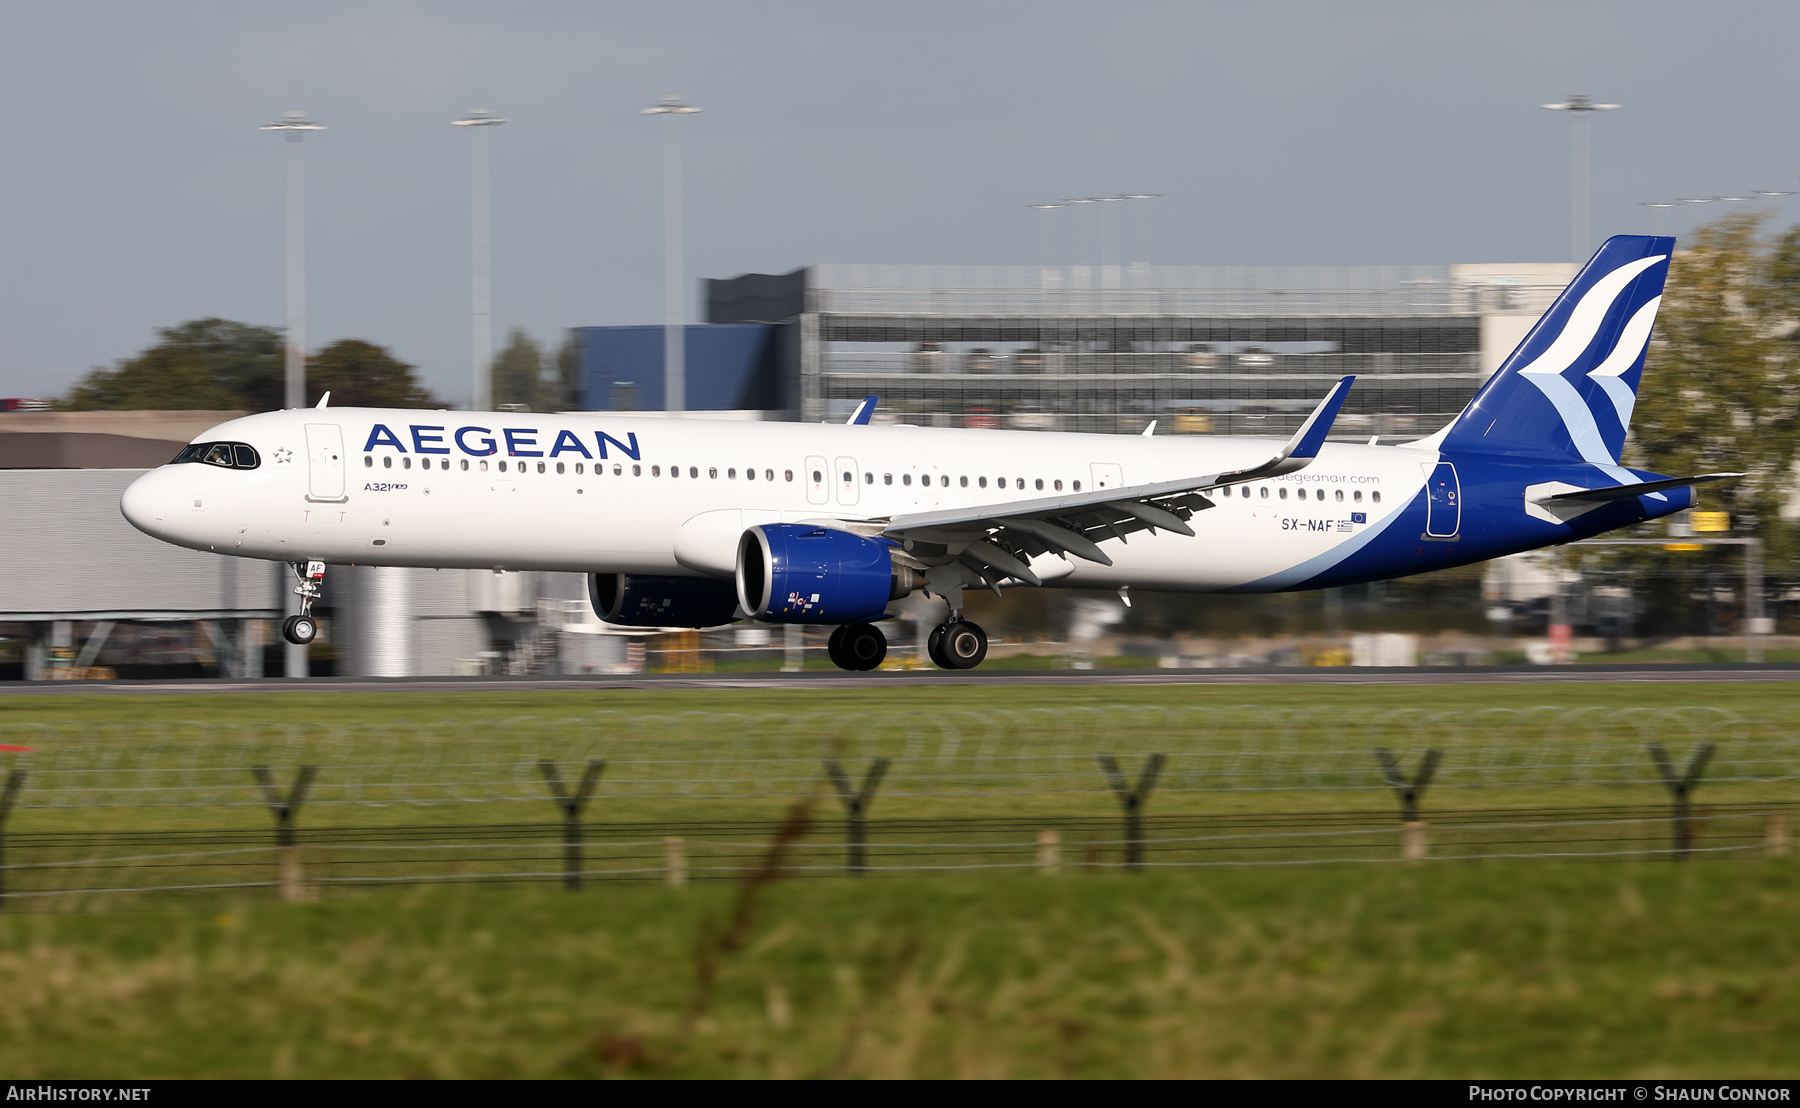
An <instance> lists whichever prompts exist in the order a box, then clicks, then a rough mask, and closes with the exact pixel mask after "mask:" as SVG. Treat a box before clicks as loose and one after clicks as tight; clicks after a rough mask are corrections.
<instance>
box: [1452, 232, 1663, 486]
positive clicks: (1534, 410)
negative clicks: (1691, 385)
mask: <svg viewBox="0 0 1800 1108" xmlns="http://www.w3.org/2000/svg"><path fill="white" fill-rule="evenodd" d="M1674 249H1675V240H1674V239H1672V238H1654V237H1651V236H1648V235H1617V236H1614V237H1613V238H1610V239H1607V240H1606V243H1605V244H1604V245H1603V246H1601V247H1600V251H1599V253H1597V254H1595V255H1594V257H1593V259H1592V260H1591V261H1589V262H1588V264H1587V265H1586V266H1585V267H1583V269H1582V270H1581V272H1580V273H1579V274H1577V275H1576V277H1575V280H1574V281H1573V282H1572V283H1571V284H1570V285H1569V287H1568V288H1566V289H1564V290H1563V292H1562V295H1561V296H1559V297H1557V298H1556V303H1554V304H1552V305H1551V306H1550V310H1549V311H1547V312H1545V313H1544V316H1543V318H1542V319H1540V320H1538V322H1537V325H1536V326H1535V327H1533V328H1532V329H1531V333H1530V334H1528V335H1526V336H1525V341H1524V342H1522V343H1520V344H1519V348H1518V349H1517V350H1514V351H1513V352H1512V354H1511V356H1509V357H1508V358H1507V359H1506V361H1505V362H1503V363H1502V364H1501V366H1500V369H1499V370H1498V371H1497V372H1495V374H1494V376H1493V377H1492V378H1490V379H1489V380H1488V382H1487V384H1486V385H1484V386H1482V389H1481V391H1480V392H1478V393H1476V394H1475V399H1474V400H1471V401H1470V402H1469V406H1468V407H1467V408H1466V409H1464V411H1463V413H1462V415H1460V416H1458V417H1457V419H1456V422H1455V423H1452V424H1451V425H1450V426H1449V427H1448V428H1447V429H1446V430H1445V431H1444V432H1443V440H1442V443H1441V449H1443V450H1444V451H1446V452H1460V451H1465V450H1477V451H1485V452H1489V453H1497V454H1510V455H1520V456H1524V457H1533V458H1545V459H1552V460H1557V461H1568V460H1570V459H1578V460H1581V461H1585V462H1591V463H1593V464H1595V465H1599V466H1617V465H1618V464H1619V452H1620V451H1621V450H1622V449H1624V446H1625V432H1626V429H1627V428H1629V427H1630V426H1631V410H1632V408H1633V407H1634V406H1635V405H1636V403H1637V390H1638V381H1639V379H1640V378H1641V377H1642V375H1643V370H1644V351H1645V348H1646V347H1648V345H1649V343H1650V328H1651V326H1652V325H1653V324H1654V323H1655V322H1656V309H1657V307H1658V305H1660V304H1661V303H1662V292H1663V281H1664V279H1665V278H1666V277H1667V276H1668V273H1669V256H1670V255H1671V254H1672V253H1673V252H1674Z"/></svg>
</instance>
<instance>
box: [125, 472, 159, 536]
mask: <svg viewBox="0 0 1800 1108" xmlns="http://www.w3.org/2000/svg"><path fill="white" fill-rule="evenodd" d="M168 500H169V480H168V474H166V473H164V472H163V471H162V470H161V469H153V470H151V471H150V472H149V473H146V474H144V475H143V476H142V477H139V478H138V479H137V480H135V481H133V482H132V483H131V484H130V485H129V486H128V487H127V488H126V489H125V495H124V496H121V497H120V498H119V511H120V512H122V513H124V516H125V518H126V520H128V521H129V522H130V523H131V525H132V526H133V527H136V528H137V529H138V530H140V531H142V532H143V533H144V534H146V535H150V536H151V537H153V538H160V537H161V533H162V532H163V531H164V530H165V527H164V524H163V519H164V517H166V516H167V515H168Z"/></svg>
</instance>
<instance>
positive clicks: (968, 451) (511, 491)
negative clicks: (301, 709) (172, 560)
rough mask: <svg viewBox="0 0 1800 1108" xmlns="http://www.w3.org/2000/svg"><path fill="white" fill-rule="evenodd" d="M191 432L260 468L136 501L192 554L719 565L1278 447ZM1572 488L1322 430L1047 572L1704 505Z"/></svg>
mask: <svg viewBox="0 0 1800 1108" xmlns="http://www.w3.org/2000/svg"><path fill="white" fill-rule="evenodd" d="M195 441H196V442H202V443H211V442H223V443H238V444H244V445H248V446H250V447H251V448H253V450H254V451H255V452H256V455H255V463H256V464H255V465H254V466H253V467H251V468H242V467H238V466H233V467H230V468H227V467H225V466H221V465H214V464H208V463H207V462H205V461H204V460H201V461H194V462H185V463H181V464H170V465H165V466H162V467H160V468H158V469H156V470H152V471H151V472H149V473H147V474H145V475H144V477H142V478H140V479H139V481H138V482H136V483H135V484H133V485H132V486H131V488H130V490H129V491H128V492H127V493H126V494H125V497H124V501H123V504H122V507H123V510H124V513H125V515H126V517H127V518H128V519H129V520H130V521H131V522H132V523H133V524H134V525H135V526H137V527H138V528H140V529H141V530H143V531H145V532H147V533H149V534H151V535H153V536H155V537H157V538H160V539H163V540H165V541H168V542H172V543H176V544H179V545H182V546H188V547H192V548H195V549H199V550H210V551H214V552H217V553H219V554H225V555H233V556H238V557H246V558H259V559H271V560H279V561H287V562H300V561H305V560H308V559H318V560H321V561H324V562H328V563H334V564H365V565H391V566H421V567H439V568H452V567H465V568H481V569H487V568H494V569H508V570H525V569H532V570H569V571H577V572H600V573H627V574H632V573H637V574H665V575H669V574H672V575H693V576H711V577H729V576H731V573H732V564H733V559H734V557H735V552H736V548H737V541H738V537H739V536H740V535H741V534H742V532H743V530H744V528H746V527H748V526H752V525H755V524H759V523H770V522H801V521H810V520H831V521H844V520H852V521H855V520H871V519H874V520H879V519H886V518H890V517H893V516H897V515H904V514H906V513H915V512H928V511H936V510H940V509H948V508H966V507H971V506H982V505H989V504H995V505H998V504H1006V503H1010V502H1016V501H1023V500H1031V499H1038V498H1042V497H1046V496H1053V495H1056V494H1058V493H1061V492H1081V491H1090V490H1097V489H1105V488H1121V489H1123V488H1127V487H1130V486H1139V485H1146V484H1151V483H1154V482H1158V481H1170V480H1177V479H1183V478H1190V477H1192V476H1194V475H1196V474H1204V473H1213V472H1223V471H1229V470H1232V469H1238V468H1243V467H1244V466H1246V465H1248V464H1254V463H1256V462H1257V461H1260V460H1261V459H1263V458H1266V457H1267V456H1269V454H1270V453H1271V452H1272V450H1273V449H1274V447H1275V446H1276V445H1278V444H1276V443H1274V442H1273V441H1272V440H1263V439H1246V438H1232V437H1185V436H1183V437H1169V436H1165V437H1142V436H1117V435H1090V434H1067V433H1053V432H1015V431H998V430H975V429H948V428H920V427H907V426H843V425H827V424H795V423H748V422H730V421H720V420H708V419H704V418H693V419H686V418H683V419H675V418H647V417H642V416H635V417H634V416H630V415H620V414H615V413H568V414H557V415H548V414H546V415H534V414H521V413H471V412H450V411H417V410H391V409H361V408H327V409H303V410H296V411H282V412H270V413H266V414H261V415H253V416H247V417H244V418H242V419H237V420H232V421H230V422H228V423H224V424H221V425H219V426H217V427H215V428H213V429H211V430H210V431H208V432H207V433H206V434H204V435H202V436H200V437H199V438H198V439H196V440H195ZM1445 465H1449V466H1450V469H1449V470H1445V469H1443V468H1442V467H1443V466H1445ZM1446 479H1447V483H1446ZM1557 480H1561V481H1567V482H1570V483H1572V484H1574V485H1587V486H1593V485H1604V484H1613V483H1616V481H1615V480H1614V479H1613V478H1608V477H1604V476H1601V475H1599V474H1598V473H1597V471H1596V470H1595V469H1594V467H1592V466H1589V465H1586V464H1580V463H1571V464H1568V465H1564V466H1557V465H1555V464H1548V463H1544V462H1541V461H1531V462H1525V461H1518V460H1514V459H1509V458H1506V457H1504V456H1486V455H1467V454H1465V455H1463V456H1461V457H1448V456H1445V455H1443V454H1442V453H1441V452H1440V451H1439V450H1438V449H1436V448H1434V447H1432V446H1428V445H1424V444H1411V445H1398V446H1378V445H1360V444H1343V443H1330V444H1327V445H1326V446H1325V447H1324V448H1323V449H1322V450H1321V451H1320V453H1319V455H1318V457H1317V458H1316V459H1315V460H1314V461H1313V462H1312V463H1311V464H1310V465H1308V466H1307V467H1306V468H1304V469H1302V470H1300V471H1298V472H1295V473H1290V474H1287V475H1285V476H1282V477H1278V478H1274V479H1271V480H1265V481H1258V482H1253V483H1250V484H1246V485H1241V486H1236V487H1228V488H1221V489H1218V490H1216V491H1214V492H1211V493H1208V494H1207V495H1208V498H1209V499H1210V500H1212V501H1213V503H1214V505H1215V506H1214V507H1213V508H1211V509H1208V510H1205V511H1202V512H1199V513H1197V514H1196V515H1195V516H1194V518H1193V519H1192V521H1191V525H1192V527H1193V528H1194V530H1195V532H1196V534H1195V535H1194V536H1193V537H1186V536H1181V535H1177V534H1172V533H1169V532H1167V531H1161V532H1157V533H1154V534H1146V533H1142V532H1140V533H1137V534H1133V535H1131V536H1130V537H1129V541H1128V542H1125V543H1119V542H1109V543H1107V550H1108V553H1109V554H1110V555H1111V557H1112V559H1113V565H1111V566H1102V565H1099V564H1096V563H1093V562H1089V561H1081V560H1078V559H1070V560H1063V559H1056V558H1055V557H1054V556H1050V557H1049V558H1047V559H1040V560H1039V561H1040V562H1054V563H1055V564H1054V568H1049V567H1046V568H1045V569H1044V571H1042V572H1040V576H1042V577H1043V579H1044V581H1045V583H1046V584H1057V585H1064V586H1069V587H1086V588H1115V587H1119V586H1123V585H1131V586H1136V587H1140V588H1146V589H1167V590H1185V591H1221V590H1226V591H1252V592H1261V591H1277V590H1284V589H1297V588H1319V587H1325V586H1330V585H1337V584H1347V583H1352V582H1356V581H1364V580H1371V579H1378V578H1386V577H1396V576H1404V575H1407V574H1411V573H1418V572H1422V571H1426V570H1431V569H1439V568H1443V567H1445V566H1450V565H1458V564H1463V563H1467V562H1472V561H1478V560H1481V559H1485V558H1491V557H1495V556H1498V555H1502V554H1508V553H1513V552H1516V551H1520V550H1527V549H1532V548H1535V547H1540V546H1545V545H1549V544H1552V543H1558V542H1566V541H1569V540H1570V539H1573V538H1580V537H1583V536H1585V535H1590V534H1594V533H1598V532H1600V531H1605V530H1608V529H1611V528H1614V527H1619V526H1623V525H1626V524H1629V523H1634V522H1638V521H1641V520H1643V519H1646V518H1650V517H1653V516H1656V515H1663V514H1667V513H1668V512H1673V511H1677V510H1680V509H1681V508H1685V507H1688V506H1689V503H1690V502H1691V493H1690V492H1689V491H1688V490H1685V489H1683V490H1677V491H1675V492H1672V493H1670V494H1668V495H1667V496H1664V497H1655V498H1652V497H1637V498H1634V499H1631V500H1627V501H1622V502H1618V503H1613V504H1609V505H1606V506H1604V507H1601V508H1599V509H1596V510H1593V511H1590V512H1587V513H1586V514H1583V515H1581V516H1580V517H1579V518H1577V519H1574V520H1572V521H1569V522H1562V521H1559V520H1556V519H1552V518H1549V517H1546V516H1544V515H1543V513H1541V512H1540V513H1535V514H1534V513H1533V512H1531V511H1530V510H1529V507H1528V505H1527V503H1526V489H1527V488H1529V487H1531V486H1534V485H1541V484H1542V483H1544V482H1548V481H1557ZM1433 487H1435V489H1436V492H1435V494H1434V493H1433V491H1432V488H1433ZM1446 490H1448V492H1446ZM1034 568H1039V563H1034Z"/></svg>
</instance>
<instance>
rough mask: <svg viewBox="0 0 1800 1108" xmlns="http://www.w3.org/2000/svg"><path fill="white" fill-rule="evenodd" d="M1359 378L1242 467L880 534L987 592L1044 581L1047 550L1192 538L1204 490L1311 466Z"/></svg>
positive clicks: (924, 521) (1086, 551) (927, 520)
mask: <svg viewBox="0 0 1800 1108" xmlns="http://www.w3.org/2000/svg"><path fill="white" fill-rule="evenodd" d="M1355 380H1356V378H1355V377H1345V378H1343V379H1341V380H1340V381H1338V383H1337V384H1336V385H1335V386H1333V387H1332V390H1331V392H1330V393H1329V394H1327V395H1326V397H1325V399H1324V400H1322V401H1320V403H1319V406H1318V407H1317V408H1315V409H1314V410H1313V413H1312V415H1311V416H1309V417H1307V420H1306V422H1305V423H1304V424H1302V425H1301V427H1300V430H1298V431H1296V432H1295V433H1294V437H1293V438H1291V439H1289V440H1288V441H1287V443H1286V444H1285V445H1283V446H1282V448H1281V449H1280V451H1278V452H1277V453H1276V454H1275V455H1274V456H1273V457H1271V458H1268V459H1267V460H1265V461H1262V462H1260V463H1258V464H1255V465H1251V466H1247V467H1245V468H1243V469H1235V470H1227V471H1224V472H1220V473H1209V474H1205V475H1203V476H1197V477H1186V478H1181V479H1178V480H1174V481H1158V482H1154V483H1152V484H1147V485H1131V486H1127V487H1124V488H1118V489H1090V490H1088V491H1087V492H1079V493H1071V494H1069V495H1065V496H1050V497H1039V498H1035V499H1030V500H1015V501H1012V502H1010V503H1002V504H984V505H981V506H979V507H974V508H952V509H948V510H945V511H939V512H914V513H910V514H906V515H898V516H895V517H893V518H892V519H890V520H888V521H887V524H886V526H885V527H884V528H883V529H882V530H881V532H880V533H881V534H883V535H885V536H887V537H889V538H892V539H897V540H899V541H900V542H901V544H902V546H903V547H904V548H905V549H906V550H907V551H909V552H912V553H914V554H915V556H916V557H918V558H920V560H921V561H922V562H925V563H927V564H928V563H929V561H930V560H932V559H937V560H942V559H943V558H944V557H945V556H947V555H948V556H952V557H954V558H955V559H957V560H959V561H962V562H964V563H967V564H969V565H971V567H972V568H974V569H975V570H976V572H977V573H978V574H979V575H980V576H981V578H982V581H983V583H985V584H987V585H989V587H993V585H994V584H995V583H996V582H997V581H999V580H1001V579H1004V578H1007V577H1016V578H1018V579H1019V580H1021V581H1024V582H1026V583H1027V584H1031V585H1040V584H1042V583H1043V582H1042V581H1041V580H1039V578H1038V576H1037V575H1036V574H1035V573H1033V572H1032V571H1031V568H1030V566H1029V565H1027V564H1026V563H1027V562H1029V560H1030V559H1032V558H1034V557H1037V556H1039V555H1041V554H1046V553H1055V554H1070V555H1074V556H1075V557H1077V558H1083V559H1086V560H1087V561H1090V562H1097V563H1099V564H1100V565H1103V566H1109V565H1112V559H1111V558H1110V557H1108V556H1107V554H1106V551H1104V550H1102V549H1101V548H1100V545H1099V544H1100V543H1102V542H1105V541H1107V540H1108V539H1118V540H1119V541H1120V542H1124V541H1126V536H1127V535H1129V534H1132V533H1133V532H1136V531H1143V530H1149V531H1151V532H1153V533H1154V531H1155V530H1156V529H1157V528H1159V527H1160V528H1162V529H1163V530H1165V531H1173V532H1175V533H1176V534H1178V535H1188V536H1192V535H1193V533H1194V529H1193V528H1192V527H1189V526H1188V524H1187V520H1188V519H1190V518H1192V516H1193V514H1194V513H1195V512H1198V511H1204V510H1206V509H1207V508H1210V507H1212V506H1213V502H1212V501H1211V500H1208V499H1207V498H1206V497H1205V496H1204V495H1202V494H1203V493H1204V492H1205V491H1207V490H1209V489H1216V488H1223V487H1225V486H1228V485H1237V484H1243V483H1245V482H1249V481H1262V480H1267V479H1268V478H1270V477H1279V476H1280V475H1282V474H1284V473H1293V472H1294V471H1296V470H1300V469H1304V468H1305V467H1306V466H1308V465H1310V464H1311V463H1312V461H1313V459H1314V458H1317V457H1318V455H1319V448H1320V447H1321V446H1322V445H1324V442H1325V436H1326V435H1327V434H1329V433H1330V431H1331V426H1332V423H1333V422H1335V421H1336V419H1337V414H1338V410H1339V409H1340V408H1342V407H1343V405H1344V398H1345V396H1346V395H1347V394H1348V393H1349V391H1350V385H1351V383H1352V382H1353V381H1355Z"/></svg>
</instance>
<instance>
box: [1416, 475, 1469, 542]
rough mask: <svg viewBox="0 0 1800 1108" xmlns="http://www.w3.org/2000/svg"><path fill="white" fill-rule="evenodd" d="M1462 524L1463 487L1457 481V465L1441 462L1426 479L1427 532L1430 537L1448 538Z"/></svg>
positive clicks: (1453, 534)
mask: <svg viewBox="0 0 1800 1108" xmlns="http://www.w3.org/2000/svg"><path fill="white" fill-rule="evenodd" d="M1461 526H1462V489H1461V488H1459V487H1458V485H1457V481H1456V467H1455V466H1454V465H1452V464H1450V463H1449V462H1439V463H1438V464H1437V465H1436V466H1434V467H1433V468H1432V470H1431V476H1430V477H1428V478H1426V480H1425V534H1426V536H1427V537H1429V538H1434V539H1448V538H1451V537H1453V536H1455V534H1456V532H1457V529H1458V528H1459V527H1461Z"/></svg>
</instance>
